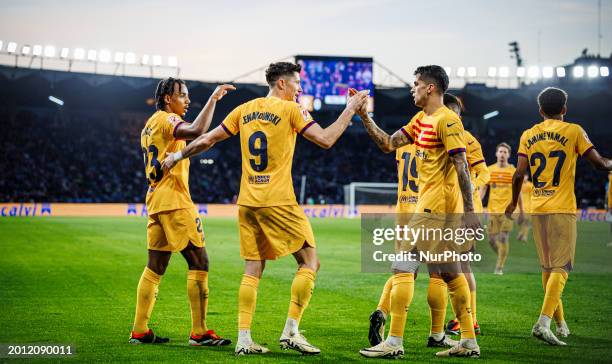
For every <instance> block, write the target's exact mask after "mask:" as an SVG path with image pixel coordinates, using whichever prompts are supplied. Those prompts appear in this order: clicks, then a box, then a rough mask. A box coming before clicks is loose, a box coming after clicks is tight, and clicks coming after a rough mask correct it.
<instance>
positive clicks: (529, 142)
mask: <svg viewBox="0 0 612 364" xmlns="http://www.w3.org/2000/svg"><path fill="white" fill-rule="evenodd" d="M591 148H593V144H592V143H591V141H590V140H589V137H588V136H587V134H586V132H585V131H584V130H583V129H582V127H580V126H579V125H578V124H572V123H567V122H564V121H561V120H552V119H547V120H544V121H543V122H541V123H539V124H536V125H534V126H533V127H532V128H530V129H527V130H525V131H524V132H523V135H522V136H521V141H520V144H519V149H518V154H519V156H520V157H524V158H527V161H528V162H529V166H530V167H529V168H530V172H531V181H532V182H533V192H532V195H531V209H532V211H533V213H576V195H575V194H574V182H575V178H576V159H577V158H578V156H579V155H583V154H584V153H586V152H587V151H588V150H589V149H591Z"/></svg>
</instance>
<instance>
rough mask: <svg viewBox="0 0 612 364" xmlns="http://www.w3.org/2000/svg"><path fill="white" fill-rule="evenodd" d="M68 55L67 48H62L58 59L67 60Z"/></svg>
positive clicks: (68, 50)
mask: <svg viewBox="0 0 612 364" xmlns="http://www.w3.org/2000/svg"><path fill="white" fill-rule="evenodd" d="M69 54H70V49H68V48H62V49H61V50H60V58H62V59H66V58H68V55H69Z"/></svg>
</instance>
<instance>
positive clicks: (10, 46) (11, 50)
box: [6, 42, 17, 53]
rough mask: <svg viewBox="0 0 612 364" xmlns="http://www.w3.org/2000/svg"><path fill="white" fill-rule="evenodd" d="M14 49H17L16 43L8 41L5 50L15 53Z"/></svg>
mask: <svg viewBox="0 0 612 364" xmlns="http://www.w3.org/2000/svg"><path fill="white" fill-rule="evenodd" d="M16 50H17V43H15V42H9V44H7V46H6V51H7V52H9V53H15V51H16Z"/></svg>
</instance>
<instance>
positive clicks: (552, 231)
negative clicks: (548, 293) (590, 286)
mask: <svg viewBox="0 0 612 364" xmlns="http://www.w3.org/2000/svg"><path fill="white" fill-rule="evenodd" d="M531 221H532V224H533V239H534V240H535V246H536V250H537V252H538V257H539V258H540V264H541V265H542V268H544V269H553V268H563V269H565V270H567V271H570V270H572V267H573V266H574V255H575V253H576V215H574V214H547V215H532V216H531Z"/></svg>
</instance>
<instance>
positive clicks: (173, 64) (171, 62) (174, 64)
mask: <svg viewBox="0 0 612 364" xmlns="http://www.w3.org/2000/svg"><path fill="white" fill-rule="evenodd" d="M168 66H170V67H177V66H178V59H177V58H176V57H175V56H170V57H168ZM446 73H447V74H449V75H450V71H448V72H446Z"/></svg>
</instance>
